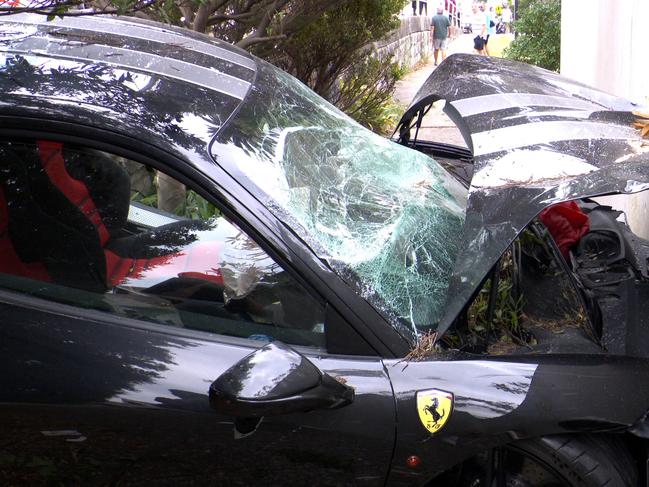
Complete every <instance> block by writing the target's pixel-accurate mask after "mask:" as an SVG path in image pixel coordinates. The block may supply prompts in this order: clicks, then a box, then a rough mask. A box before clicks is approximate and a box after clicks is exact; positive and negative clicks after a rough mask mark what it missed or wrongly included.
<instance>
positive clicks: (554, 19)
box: [504, 0, 561, 71]
mask: <svg viewBox="0 0 649 487" xmlns="http://www.w3.org/2000/svg"><path fill="white" fill-rule="evenodd" d="M514 31H515V32H516V33H517V34H518V35H517V37H516V39H514V41H513V42H512V43H511V44H510V45H509V47H508V48H507V49H506V50H505V53H504V54H505V57H506V58H508V59H513V60H515V61H523V62H525V63H528V64H534V65H536V66H540V67H542V68H545V69H550V70H552V71H559V65H560V60H561V2H560V0H537V1H536V2H530V4H529V6H528V7H527V8H526V9H525V10H523V11H522V12H520V17H519V19H518V20H517V21H516V22H514Z"/></svg>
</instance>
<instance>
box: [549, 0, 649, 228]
mask: <svg viewBox="0 0 649 487" xmlns="http://www.w3.org/2000/svg"><path fill="white" fill-rule="evenodd" d="M648 34H649V0H562V2H561V74H562V75H564V76H567V77H568V78H572V79H576V80H578V81H581V82H582V83H586V84H588V85H591V86H593V87H595V88H598V89H601V90H603V91H606V92H609V93H612V94H614V95H618V96H621V97H623V98H627V99H629V100H632V101H636V102H638V103H644V104H647V102H648V101H647V97H649V62H648V61H647V60H648V59H649V54H647V48H648V47H649V44H647V40H646V39H647V35H648ZM605 201H606V203H607V204H612V205H613V206H615V207H616V208H618V209H620V210H624V211H625V212H626V213H627V218H628V222H629V225H630V226H631V229H632V230H633V231H634V232H635V233H637V234H638V235H640V236H642V237H644V238H649V193H648V192H644V193H641V194H638V195H634V196H629V197H627V196H615V197H608V198H607V199H606V200H605Z"/></svg>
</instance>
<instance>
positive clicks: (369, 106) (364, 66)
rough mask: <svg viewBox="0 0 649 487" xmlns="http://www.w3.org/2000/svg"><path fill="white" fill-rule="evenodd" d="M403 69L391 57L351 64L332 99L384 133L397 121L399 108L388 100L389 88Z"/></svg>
mask: <svg viewBox="0 0 649 487" xmlns="http://www.w3.org/2000/svg"><path fill="white" fill-rule="evenodd" d="M404 72H405V70H404V69H403V68H401V67H400V65H399V64H398V63H393V62H392V59H391V58H388V59H385V60H379V59H376V58H368V59H366V60H365V61H364V62H360V63H358V64H355V65H353V66H351V67H350V68H349V70H348V71H347V72H346V73H345V74H344V75H343V77H342V78H341V79H340V81H339V91H338V93H337V96H336V97H335V98H334V99H333V100H332V101H333V102H334V103H335V104H336V105H337V106H338V108H340V109H341V110H343V111H344V112H346V113H347V114H348V115H349V116H351V117H352V118H353V119H354V120H356V121H357V122H358V123H360V124H361V125H364V126H366V127H368V128H369V129H371V130H373V131H374V132H376V133H381V134H387V133H388V131H389V130H390V129H392V128H394V126H395V125H396V124H397V122H398V121H399V117H400V115H401V112H402V110H403V109H402V107H400V106H399V105H397V104H396V103H394V102H393V101H392V92H393V91H394V85H395V83H396V82H397V81H398V80H399V79H400V78H402V77H403V75H404Z"/></svg>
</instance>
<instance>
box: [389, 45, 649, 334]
mask: <svg viewBox="0 0 649 487" xmlns="http://www.w3.org/2000/svg"><path fill="white" fill-rule="evenodd" d="M440 99H444V100H446V102H447V103H446V107H445V109H444V111H445V112H446V113H447V115H448V116H449V117H450V118H451V119H452V120H453V121H454V122H455V123H456V124H457V126H458V128H459V129H460V131H461V132H462V135H463V137H464V139H465V140H466V143H467V144H468V146H469V148H470V149H471V150H472V152H473V155H474V171H473V179H472V181H471V187H470V190H469V198H468V203H467V213H466V221H465V227H464V233H463V244H462V245H461V248H462V249H463V250H462V251H461V252H460V254H459V255H458V258H457V261H456V264H455V269H454V273H453V276H452V278H451V282H450V287H449V291H448V296H449V297H450V298H449V299H448V300H447V305H446V311H445V315H444V318H443V319H442V321H441V322H440V325H439V328H438V331H439V332H440V335H441V334H442V333H443V332H445V331H446V329H447V328H448V327H449V326H450V324H451V323H452V322H453V320H454V319H455V318H456V316H457V314H458V313H459V312H460V311H461V310H462V308H463V306H464V305H465V303H466V302H467V301H468V300H469V299H470V298H471V296H472V294H473V292H474V291H475V289H476V288H477V287H478V286H479V285H480V283H481V282H482V280H483V278H484V276H485V275H486V274H487V272H488V271H489V270H490V268H491V267H492V266H493V264H494V263H495V262H496V261H497V260H498V258H499V257H500V256H501V254H502V253H503V252H504V251H505V250H506V248H507V247H508V246H509V245H510V244H511V242H512V241H513V240H514V239H515V238H516V236H517V235H518V234H519V233H520V232H521V231H522V230H523V229H524V228H525V227H526V226H527V225H528V223H529V222H530V221H531V220H532V219H533V218H534V217H536V216H537V215H538V214H539V212H540V211H541V210H543V209H544V208H546V207H547V206H550V205H552V204H554V203H558V202H560V201H567V200H573V199H577V198H583V197H590V196H597V195H603V194H610V193H635V192H638V191H642V190H645V189H649V141H647V140H644V141H643V140H642V139H641V137H640V134H639V132H638V131H637V130H635V129H634V128H632V126H631V123H632V121H633V119H634V117H633V114H632V113H631V112H632V111H633V110H637V109H638V108H639V107H638V106H637V105H635V104H633V103H631V102H629V101H627V100H624V99H621V98H617V97H614V96H612V95H608V94H606V93H603V92H600V91H597V90H595V89H592V88H589V87H588V86H585V85H583V84H580V83H577V82H575V81H572V80H568V79H566V78H563V77H561V76H560V75H558V74H556V73H553V72H551V71H546V70H544V69H540V68H537V67H534V66H530V65H527V64H522V63H517V62H513V61H507V60H503V59H494V58H487V57H483V56H474V55H468V54H456V55H452V56H449V57H448V58H447V59H446V60H445V61H444V62H443V63H442V64H440V66H439V67H438V68H437V69H436V70H435V71H434V72H433V74H432V75H431V76H430V77H429V78H428V80H426V82H425V83H424V84H423V85H422V87H421V89H420V90H419V92H418V93H417V95H416V96H415V99H414V101H413V103H412V104H411V106H410V107H409V108H408V110H407V111H406V113H405V114H404V116H403V118H402V120H401V122H400V124H399V127H398V129H399V128H402V127H409V126H410V125H411V124H412V122H413V119H414V117H415V116H416V115H417V113H418V112H419V111H420V109H421V108H422V107H425V106H427V105H429V104H430V103H432V102H434V101H436V100H440ZM402 130H403V129H402Z"/></svg>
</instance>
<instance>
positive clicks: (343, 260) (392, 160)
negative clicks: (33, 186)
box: [212, 63, 467, 334]
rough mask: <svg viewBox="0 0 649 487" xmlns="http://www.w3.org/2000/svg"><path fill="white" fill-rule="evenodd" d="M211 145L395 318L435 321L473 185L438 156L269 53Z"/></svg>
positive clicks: (414, 324) (398, 321) (411, 327)
mask: <svg viewBox="0 0 649 487" xmlns="http://www.w3.org/2000/svg"><path fill="white" fill-rule="evenodd" d="M212 154H213V156H214V158H215V159H216V160H217V161H219V160H220V159H224V158H227V159H229V160H234V161H236V168H237V170H238V171H240V172H242V173H243V175H245V177H247V178H248V179H249V180H251V181H252V182H253V183H254V184H255V185H256V186H258V187H259V188H260V189H261V190H262V191H263V192H264V193H266V194H267V195H269V196H270V198H272V202H269V206H270V207H271V208H274V209H275V210H276V213H280V214H279V215H278V216H279V217H280V218H282V219H283V220H284V221H286V222H287V223H288V224H289V225H290V226H291V227H292V228H293V229H294V230H296V231H297V232H298V234H300V236H301V237H302V238H303V239H304V240H305V241H306V242H307V243H308V244H309V245H310V246H311V248H312V249H313V250H314V251H315V252H316V253H317V255H318V256H319V257H320V258H322V259H323V260H325V261H327V263H328V264H329V265H330V266H331V268H332V269H334V271H335V272H336V273H338V274H339V275H340V276H341V277H342V278H343V279H345V281H346V282H347V283H348V284H349V285H350V286H352V287H353V288H354V289H355V290H356V291H357V292H358V293H360V294H361V295H362V296H363V297H365V298H366V299H368V300H369V301H370V303H372V305H373V306H375V307H376V308H377V309H379V311H381V312H382V313H383V314H384V315H385V316H386V317H388V319H390V320H391V321H392V323H393V324H394V325H395V326H397V328H400V329H401V330H402V331H406V330H403V326H406V327H407V332H408V333H409V334H412V333H413V332H414V333H416V332H417V330H418V329H421V328H426V327H431V326H436V324H437V322H438V321H439V319H440V318H441V313H442V308H443V305H444V301H445V299H446V291H447V288H448V282H449V278H450V274H451V271H452V268H453V264H454V261H455V257H456V255H457V253H458V246H459V242H460V237H461V232H462V226H463V223H464V208H465V204H466V198H467V193H466V190H465V189H464V188H463V187H462V186H461V185H460V184H459V183H457V182H456V181H455V180H454V179H453V178H452V177H451V176H449V175H448V173H446V172H445V171H444V170H443V169H442V168H441V167H440V166H439V165H438V164H437V163H436V162H435V161H434V160H432V159H430V158H429V157H426V156H424V155H423V154H420V153H418V152H416V151H413V150H411V149H408V148H405V147H403V146H400V145H398V144H396V143H394V142H391V141H389V140H388V139H386V138H384V137H381V136H379V135H376V134H374V133H372V132H370V131H369V130H367V129H365V128H363V127H362V126H360V125H359V124H357V123H356V122H354V121H353V120H351V119H350V118H349V117H348V116H347V115H345V114H343V113H342V112H341V111H339V110H338V109H336V108H335V107H333V106H332V105H330V104H329V103H327V102H326V101H324V100H323V99H322V98H320V97H319V96H317V95H316V94H315V93H313V92H312V91H311V90H309V89H308V88H306V87H305V86H304V85H302V84H301V83H299V82H298V81H296V80H295V79H293V78H292V77H290V76H288V75H287V74H285V73H284V72H282V71H280V70H278V69H276V68H274V67H272V66H270V65H267V64H265V63H262V64H261V65H260V67H259V72H258V80H257V82H256V83H255V86H254V87H253V88H252V91H251V93H250V94H249V96H248V98H247V99H246V101H245V102H244V104H243V106H242V107H241V110H240V111H239V112H238V114H237V115H236V116H235V118H234V119H233V120H232V121H231V122H230V123H229V124H228V126H227V127H226V128H225V130H223V131H222V132H221V133H220V134H219V135H218V137H217V140H216V141H215V143H213V145H212Z"/></svg>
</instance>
